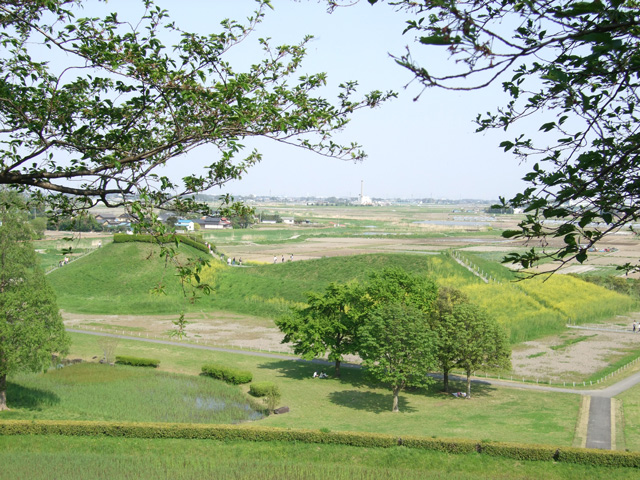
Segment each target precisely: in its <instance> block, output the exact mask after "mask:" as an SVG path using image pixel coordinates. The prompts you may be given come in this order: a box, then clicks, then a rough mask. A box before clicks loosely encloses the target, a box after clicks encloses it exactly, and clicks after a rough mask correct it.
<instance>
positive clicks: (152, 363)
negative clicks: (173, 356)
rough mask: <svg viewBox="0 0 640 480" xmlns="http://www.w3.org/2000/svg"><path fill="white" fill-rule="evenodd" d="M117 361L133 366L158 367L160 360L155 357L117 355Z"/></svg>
mask: <svg viewBox="0 0 640 480" xmlns="http://www.w3.org/2000/svg"><path fill="white" fill-rule="evenodd" d="M116 363H119V364H120V365H131V366H133V367H153V368H158V365H160V360H156V359H155V358H139V357H123V356H119V355H116Z"/></svg>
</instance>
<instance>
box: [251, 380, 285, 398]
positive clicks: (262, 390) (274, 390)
mask: <svg viewBox="0 0 640 480" xmlns="http://www.w3.org/2000/svg"><path fill="white" fill-rule="evenodd" d="M249 393H250V394H251V395H253V396H254V397H268V396H274V397H280V388H278V386H277V385H276V384H275V383H273V382H255V383H252V384H251V385H249Z"/></svg>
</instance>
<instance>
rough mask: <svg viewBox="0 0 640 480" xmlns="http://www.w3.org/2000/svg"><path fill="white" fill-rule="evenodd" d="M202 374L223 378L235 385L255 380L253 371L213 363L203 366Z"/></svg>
mask: <svg viewBox="0 0 640 480" xmlns="http://www.w3.org/2000/svg"><path fill="white" fill-rule="evenodd" d="M202 374H203V375H207V376H209V377H213V378H216V379H218V380H222V381H224V382H227V383H231V384H233V385H241V384H243V383H249V382H250V381H251V380H253V375H252V374H251V372H248V371H246V370H237V369H235V368H231V367H226V366H224V365H218V364H215V363H211V364H208V365H203V366H202Z"/></svg>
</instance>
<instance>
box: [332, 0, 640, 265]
mask: <svg viewBox="0 0 640 480" xmlns="http://www.w3.org/2000/svg"><path fill="white" fill-rule="evenodd" d="M368 1H369V3H371V4H375V3H382V0H368ZM342 3H351V2H340V1H336V0H330V1H329V4H330V5H331V6H336V5H340V4H342ZM387 3H389V4H392V5H396V6H397V7H398V9H399V10H400V11H401V12H402V13H400V14H405V15H407V18H408V20H407V23H406V29H405V30H404V32H403V33H404V34H407V35H413V36H414V40H415V44H416V45H414V46H411V47H408V48H407V51H406V52H405V53H404V54H398V55H396V56H395V59H396V62H397V63H398V64H399V65H401V66H402V67H404V68H407V69H408V70H410V71H411V72H412V73H413V74H414V75H415V78H416V79H417V80H418V81H419V82H420V83H421V84H422V85H423V87H424V89H425V90H426V89H428V88H431V87H436V88H445V89H450V90H461V91H462V90H479V89H482V88H485V87H487V86H489V85H491V84H494V83H498V84H501V85H502V88H503V91H504V94H505V101H504V104H503V105H502V106H497V107H496V111H495V112H488V113H486V114H481V115H478V117H477V118H476V122H477V126H478V131H484V130H487V129H501V130H504V131H505V132H506V133H505V135H506V138H505V139H504V141H503V142H502V143H501V145H500V146H501V147H502V148H503V149H504V150H505V151H511V152H513V153H514V154H515V155H516V156H517V157H518V159H519V160H521V161H525V160H526V161H529V162H530V163H531V171H530V173H528V174H527V175H526V176H525V177H524V180H525V181H526V182H528V186H527V187H526V189H525V190H524V191H523V192H521V193H520V194H518V195H516V196H514V197H513V198H511V199H508V200H506V199H502V202H503V204H504V206H510V207H515V208H523V209H524V211H525V213H526V218H525V219H524V220H523V221H522V222H521V223H520V224H519V226H518V229H517V230H513V231H509V232H506V233H505V235H506V236H508V237H516V238H522V239H525V240H527V241H529V244H530V246H531V247H532V248H531V249H530V250H529V251H528V252H526V253H523V254H512V255H510V256H509V257H507V259H508V260H510V261H513V262H516V263H520V264H522V265H523V266H524V267H529V266H531V265H533V264H535V263H536V262H538V261H539V260H541V259H543V258H551V259H555V260H559V261H560V262H567V261H570V260H573V259H575V260H577V261H579V262H583V261H584V260H586V258H587V253H588V250H589V248H590V247H591V246H593V245H594V244H595V243H596V242H598V241H599V240H600V239H602V237H603V236H605V235H607V234H609V233H613V232H616V231H618V230H620V229H621V228H629V225H631V224H633V222H636V221H637V220H638V218H639V217H640V205H639V204H638V196H639V192H640V161H639V157H638V152H639V148H640V147H639V145H640V142H639V141H638V138H639V137H638V134H639V132H638V128H639V126H638V125H639V122H638V117H637V111H636V107H637V104H638V73H639V72H640V48H639V46H640V44H639V40H640V8H639V7H640V4H639V3H638V2H637V1H636V0H593V1H583V0H557V1H547V0H423V1H419V2H417V1H410V0H388V1H387ZM418 46H419V47H424V48H435V49H446V52H447V53H448V54H449V55H450V58H451V60H452V62H450V63H448V64H447V65H446V66H444V67H440V66H438V65H437V64H432V63H430V62H429V61H428V60H424V61H421V58H429V57H427V56H423V55H422V54H421V52H420V49H419V48H418ZM438 68H442V70H438ZM423 91H424V90H423ZM418 96H419V95H418ZM549 239H556V241H557V242H556V245H557V246H554V247H553V248H545V247H548V242H549ZM639 268H640V266H639V265H638V264H637V263H633V264H627V265H626V269H627V270H638V269H639Z"/></svg>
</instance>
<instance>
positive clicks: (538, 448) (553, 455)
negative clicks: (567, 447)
mask: <svg viewBox="0 0 640 480" xmlns="http://www.w3.org/2000/svg"><path fill="white" fill-rule="evenodd" d="M479 449H480V450H479V451H480V452H481V453H483V454H485V455H490V456H492V457H505V458H513V459H515V460H547V461H549V460H556V459H557V457H558V448H556V447H552V446H550V445H526V444H518V443H503V442H486V443H485V442H483V443H481V444H480V445H479Z"/></svg>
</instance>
